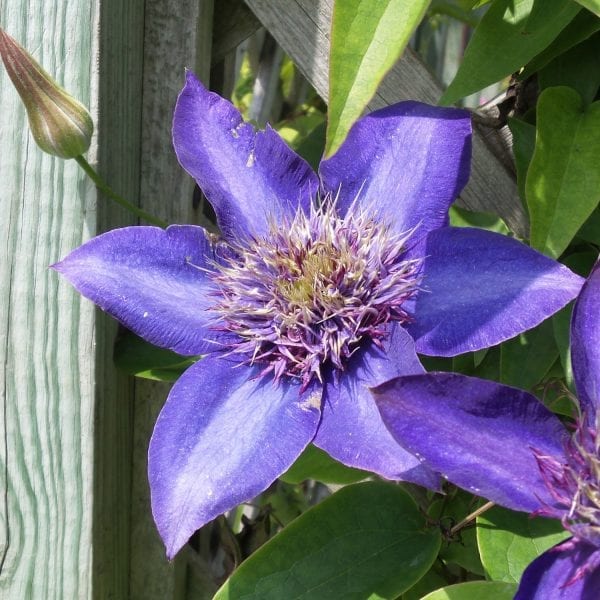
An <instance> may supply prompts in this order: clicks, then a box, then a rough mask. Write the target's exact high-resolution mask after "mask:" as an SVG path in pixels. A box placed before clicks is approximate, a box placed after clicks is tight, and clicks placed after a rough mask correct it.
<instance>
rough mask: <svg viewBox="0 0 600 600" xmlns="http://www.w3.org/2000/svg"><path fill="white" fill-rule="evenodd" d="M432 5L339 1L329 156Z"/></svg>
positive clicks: (424, 0)
mask: <svg viewBox="0 0 600 600" xmlns="http://www.w3.org/2000/svg"><path fill="white" fill-rule="evenodd" d="M429 1H430V0H379V1H378V2H372V1H370V0H336V2H335V4H334V9H333V22H332V26H331V51H330V58H329V123H328V126H327V144H326V148H325V152H326V155H327V156H331V155H332V154H334V153H335V152H336V150H337V149H338V148H339V147H340V145H341V143H342V142H343V141H344V139H345V138H346V135H347V134H348V131H349V130H350V127H352V124H353V123H354V122H355V121H356V119H358V117H359V116H360V115H361V113H362V112H363V110H364V109H365V107H366V106H367V103H368V102H369V100H371V98H372V97H373V95H374V94H375V91H376V90H377V86H378V85H379V83H380V82H381V80H382V79H383V77H384V75H385V74H386V73H387V72H388V71H389V70H390V69H391V68H392V66H393V65H394V63H395V62H396V61H397V60H398V58H399V57H400V55H401V54H402V51H403V50H404V48H405V47H406V44H408V40H409V39H410V36H411V35H412V34H413V32H414V30H415V29H416V27H417V25H418V24H419V23H420V22H421V19H422V18H423V15H424V14H425V11H426V10H427V7H428V6H429Z"/></svg>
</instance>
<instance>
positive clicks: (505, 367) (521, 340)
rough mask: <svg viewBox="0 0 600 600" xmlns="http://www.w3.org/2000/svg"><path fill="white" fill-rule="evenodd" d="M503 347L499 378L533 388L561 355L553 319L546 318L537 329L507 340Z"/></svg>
mask: <svg viewBox="0 0 600 600" xmlns="http://www.w3.org/2000/svg"><path fill="white" fill-rule="evenodd" d="M500 348H501V350H500V352H501V359H500V360H501V363H500V381H501V382H502V383H505V384H506V385H511V386H514V387H518V388H521V389H524V390H532V389H533V387H534V386H535V385H537V384H538V383H539V382H540V381H542V379H543V378H544V375H546V373H547V372H548V371H549V370H550V367H552V365H553V364H554V361H555V360H556V359H557V358H558V348H557V347H556V343H555V340H554V328H553V327H552V320H551V319H546V320H545V321H544V322H543V323H541V324H540V325H538V326H537V327H536V328H535V329H531V330H530V331H527V332H525V333H522V334H520V335H518V336H517V337H515V338H513V339H512V340H508V341H507V342H504V344H502V346H501V347H500Z"/></svg>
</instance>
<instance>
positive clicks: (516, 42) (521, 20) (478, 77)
mask: <svg viewBox="0 0 600 600" xmlns="http://www.w3.org/2000/svg"><path fill="white" fill-rule="evenodd" d="M579 9H580V7H579V6H578V5H577V4H576V3H575V2H572V0H495V2H493V3H492V5H491V6H490V8H489V9H488V11H487V12H486V13H485V15H484V16H483V18H482V19H481V22H480V23H479V25H478V26H477V28H476V29H475V31H474V32H473V37H472V38H471V41H470V42H469V45H468V46H467V49H466V51H465V56H464V59H463V62H462V64H461V65H460V68H459V69H458V73H457V74H456V77H455V78H454V80H453V81H452V83H451V84H450V85H449V86H448V89H447V90H446V92H445V93H444V95H443V96H442V98H441V99H440V104H453V103H454V102H456V101H457V100H459V99H460V98H463V97H464V96H468V95H469V94H472V93H474V92H477V91H478V90H480V89H482V88H484V87H485V86H487V85H490V84H492V83H495V82H496V81H500V80H501V79H503V78H504V77H507V76H508V75H510V74H511V73H514V72H515V71H518V70H519V69H520V68H521V67H522V66H523V65H525V64H526V63H527V62H528V61H529V60H530V59H532V58H533V57H534V56H535V55H536V54H538V53H539V52H541V51H542V50H543V49H544V48H545V47H546V46H547V45H548V44H549V43H550V42H551V41H552V40H553V39H554V38H555V37H556V36H557V35H558V34H559V33H560V31H561V30H562V29H563V28H564V27H565V26H566V25H567V24H568V23H569V21H571V20H572V19H573V17H574V16H575V15H576V14H577V12H578V11H579Z"/></svg>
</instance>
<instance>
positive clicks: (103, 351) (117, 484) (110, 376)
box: [82, 0, 144, 599]
mask: <svg viewBox="0 0 600 600" xmlns="http://www.w3.org/2000/svg"><path fill="white" fill-rule="evenodd" d="M143 23H144V0H131V1H129V2H120V1H119V0H101V2H100V19H99V24H98V27H94V29H92V30H91V32H92V33H95V34H96V35H97V36H98V38H97V39H94V40H92V43H93V44H94V45H96V46H98V54H99V56H98V65H99V74H98V82H97V92H96V95H95V96H94V97H93V98H92V103H93V104H96V105H97V109H96V113H97V117H96V118H95V121H96V123H97V128H98V152H97V168H98V170H99V172H100V173H101V174H102V176H103V177H104V179H105V180H106V181H107V182H108V183H109V184H110V185H111V187H112V188H113V189H114V190H115V191H117V192H118V193H120V194H121V195H123V196H124V197H126V198H127V199H129V200H130V201H131V202H133V203H139V197H140V139H141V129H142V120H141V111H142V104H141V103H142V84H143V81H142V67H143ZM82 26H83V25H82ZM97 216H98V227H97V229H96V231H94V230H92V231H91V232H90V235H93V234H95V233H99V232H101V231H106V230H108V229H112V228H115V227H120V226H121V227H122V226H124V225H129V224H132V223H134V222H135V219H134V218H133V217H132V216H131V215H130V214H129V213H127V212H126V211H124V210H123V209H121V208H120V207H118V206H115V205H114V204H112V203H111V202H110V201H108V200H106V199H104V198H100V199H99V201H98V206H97ZM96 319H97V321H96V328H97V335H96V339H97V345H96V348H95V360H96V380H97V391H96V410H95V431H94V457H95V459H94V497H93V503H94V526H93V531H94V539H93V558H94V565H93V589H92V594H91V596H92V597H93V598H99V599H100V598H115V599H120V598H128V597H129V580H130V554H131V539H130V536H131V515H130V506H131V479H132V465H131V454H132V437H133V381H132V380H131V379H130V378H129V377H127V376H126V375H124V374H123V373H120V372H119V371H117V370H116V369H115V366H114V364H113V360H112V353H113V350H112V349H113V345H114V339H115V335H116V332H117V325H116V323H115V322H114V321H113V320H112V319H111V318H110V317H108V316H107V315H105V314H103V313H101V312H100V311H97V312H96Z"/></svg>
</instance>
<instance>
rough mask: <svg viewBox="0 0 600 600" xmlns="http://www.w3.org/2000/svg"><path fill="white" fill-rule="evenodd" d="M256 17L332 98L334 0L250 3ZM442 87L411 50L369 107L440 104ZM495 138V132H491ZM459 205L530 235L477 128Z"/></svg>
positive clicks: (513, 190)
mask: <svg viewBox="0 0 600 600" xmlns="http://www.w3.org/2000/svg"><path fill="white" fill-rule="evenodd" d="M246 4H248V6H250V8H251V9H252V10H253V12H254V14H255V15H256V16H257V17H258V18H259V20H260V21H261V22H262V24H263V25H264V26H265V27H266V28H267V29H268V30H269V31H270V33H271V34H272V35H273V37H274V38H275V39H276V40H277V41H278V43H279V44H280V45H281V46H282V48H283V49H284V50H285V51H286V52H287V53H288V54H289V56H290V57H291V58H292V60H293V61H294V62H295V63H296V65H297V66H298V67H299V68H300V70H301V71H302V72H303V73H304V75H305V76H306V78H307V79H308V80H309V81H310V82H311V84H312V85H313V86H314V88H315V89H316V90H317V92H318V93H319V94H320V95H321V97H322V98H323V99H324V100H325V101H327V97H328V89H329V84H328V79H327V78H328V65H329V30H330V22H331V14H332V9H333V0H281V1H280V2H277V3H274V2H270V1H269V0H246ZM440 96H441V88H440V86H439V85H438V84H437V82H436V81H435V80H434V78H433V76H432V75H431V74H430V73H429V71H428V70H427V68H426V67H425V65H424V64H423V63H422V62H421V60H420V59H419V58H418V57H417V55H416V54H415V53H414V52H413V51H412V50H410V49H407V50H406V51H405V52H404V55H403V56H402V58H401V59H400V60H399V61H398V62H397V63H396V65H395V66H394V68H393V69H392V70H391V71H390V72H389V73H388V75H387V76H386V77H385V78H384V80H383V81H382V83H381V85H380V87H379V89H378V91H377V93H376V94H375V97H374V98H373V100H372V101H371V102H370V104H369V109H370V110H374V109H376V108H381V107H383V106H387V105H389V104H393V103H395V102H399V101H401V100H408V99H411V100H421V101H423V102H429V103H431V104H435V103H436V102H437V101H438V99H439V97H440ZM488 135H492V133H488ZM458 204H459V205H461V206H463V207H465V208H468V209H470V210H474V211H481V212H491V213H494V214H497V215H499V216H501V217H502V218H503V219H504V221H505V222H506V223H507V225H508V226H509V227H510V228H511V229H512V230H513V231H514V232H515V233H516V234H517V235H518V236H520V237H527V234H528V224H527V217H526V215H525V212H524V210H523V207H522V204H521V201H520V199H519V196H518V190H517V186H516V182H515V178H514V175H513V174H512V173H511V172H510V170H507V169H506V167H505V166H504V165H503V164H502V161H501V160H498V158H497V157H496V156H495V154H494V153H493V152H492V149H491V148H490V146H489V145H488V144H487V143H486V142H485V141H484V139H483V137H482V136H481V134H480V133H479V131H478V130H477V129H475V131H474V136H473V164H472V174H471V179H470V181H469V183H468V185H467V187H466V188H465V190H464V191H463V193H462V194H461V197H460V199H459V201H458Z"/></svg>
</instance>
